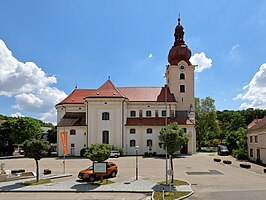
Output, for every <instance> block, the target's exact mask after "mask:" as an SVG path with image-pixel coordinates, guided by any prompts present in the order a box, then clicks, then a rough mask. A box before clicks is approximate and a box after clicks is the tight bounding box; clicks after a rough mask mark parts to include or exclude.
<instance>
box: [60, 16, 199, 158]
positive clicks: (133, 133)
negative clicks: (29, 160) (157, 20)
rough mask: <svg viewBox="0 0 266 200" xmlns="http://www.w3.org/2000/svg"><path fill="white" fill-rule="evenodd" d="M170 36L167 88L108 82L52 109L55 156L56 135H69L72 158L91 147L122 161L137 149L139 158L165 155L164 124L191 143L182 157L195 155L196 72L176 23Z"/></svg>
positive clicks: (82, 92) (67, 99)
mask: <svg viewBox="0 0 266 200" xmlns="http://www.w3.org/2000/svg"><path fill="white" fill-rule="evenodd" d="M174 36H175V42H174V45H173V47H172V48H171V50H170V52H169V55H168V61H169V63H170V64H169V65H168V66H167V67H166V80H167V85H166V86H163V87H116V86H115V85H114V84H113V83H112V82H111V80H107V81H106V82H105V83H104V84H103V85H102V86H100V87H99V88H98V89H75V90H74V91H73V92H72V93H71V94H70V95H69V96H68V97H67V98H66V99H64V100H63V101H61V102H60V103H58V104H57V105H56V109H57V122H58V126H57V132H58V137H57V138H58V141H57V145H58V148H57V149H58V155H62V154H63V148H62V143H61V138H60V132H67V134H68V149H69V153H70V154H72V155H76V156H79V155H80V150H81V149H82V148H84V147H89V146H90V145H91V144H95V143H107V144H111V145H113V146H114V147H121V148H123V150H124V154H126V155H132V154H135V152H136V150H135V146H139V153H140V154H145V152H148V153H153V152H156V153H157V154H164V153H165V152H164V150H162V149H160V148H159V145H158V142H159V140H158V135H159V132H160V130H161V128H163V127H165V124H166V118H167V123H170V122H178V124H179V126H180V127H182V128H184V130H185V132H186V134H187V136H188V138H189V142H188V145H187V146H186V147H184V148H183V149H182V150H181V153H188V154H192V153H194V152H195V151H196V132H195V124H194V122H195V113H194V105H195V103H194V68H195V67H194V66H193V65H191V63H190V62H189V59H190V57H191V51H190V50H189V48H188V47H187V45H186V44H185V42H184V40H183V38H184V31H183V27H182V26H181V25H180V18H179V19H178V25H177V27H176V29H175V34H174ZM166 97H167V98H166ZM166 115H167V117H166Z"/></svg>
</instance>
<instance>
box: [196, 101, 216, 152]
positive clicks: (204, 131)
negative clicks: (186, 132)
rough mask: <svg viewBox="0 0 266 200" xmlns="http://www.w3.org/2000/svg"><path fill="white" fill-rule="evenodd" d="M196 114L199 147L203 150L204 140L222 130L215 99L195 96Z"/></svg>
mask: <svg viewBox="0 0 266 200" xmlns="http://www.w3.org/2000/svg"><path fill="white" fill-rule="evenodd" d="M195 115H196V116H195V117H196V139H197V147H198V150H201V143H202V142H203V141H205V140H208V139H212V138H213V137H214V135H217V134H219V133H220V132H221V131H220V128H219V124H218V120H217V119H216V118H217V115H216V110H215V105H214V99H212V98H210V97H206V98H205V99H199V98H195ZM208 142H209V140H208Z"/></svg>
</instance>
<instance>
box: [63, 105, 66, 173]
mask: <svg viewBox="0 0 266 200" xmlns="http://www.w3.org/2000/svg"><path fill="white" fill-rule="evenodd" d="M62 108H64V111H65V114H66V107H65V106H62ZM65 132H66V126H65V125H64V135H65ZM63 155H64V156H63V157H64V161H63V173H64V174H65V173H66V155H65V151H64V149H63Z"/></svg>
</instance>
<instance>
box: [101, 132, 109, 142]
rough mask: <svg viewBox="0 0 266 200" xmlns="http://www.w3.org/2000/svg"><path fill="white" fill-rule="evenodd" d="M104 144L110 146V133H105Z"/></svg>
mask: <svg viewBox="0 0 266 200" xmlns="http://www.w3.org/2000/svg"><path fill="white" fill-rule="evenodd" d="M102 139H103V144H109V131H103V137H102Z"/></svg>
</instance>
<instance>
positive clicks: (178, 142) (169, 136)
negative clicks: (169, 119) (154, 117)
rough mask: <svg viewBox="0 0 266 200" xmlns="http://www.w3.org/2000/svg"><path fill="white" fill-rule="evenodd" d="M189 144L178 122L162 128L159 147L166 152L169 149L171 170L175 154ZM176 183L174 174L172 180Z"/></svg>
mask: <svg viewBox="0 0 266 200" xmlns="http://www.w3.org/2000/svg"><path fill="white" fill-rule="evenodd" d="M187 142H188V138H187V136H186V135H185V133H184V130H183V129H182V128H180V127H178V124H177V123H176V122H174V123H170V124H168V125H167V127H166V128H162V129H161V131H160V133H159V146H160V148H163V149H164V150H166V149H167V153H168V154H169V155H170V163H171V170H172V172H173V171H174V169H173V168H174V167H173V154H174V153H175V152H177V151H179V150H181V149H182V147H183V146H185V145H186V144H187ZM171 182H172V183H173V182H174V173H173V174H172V180H171Z"/></svg>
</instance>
